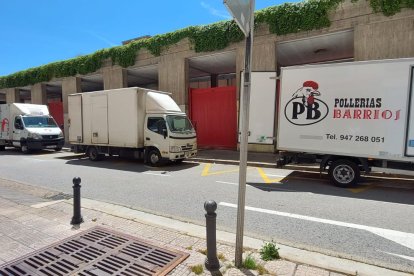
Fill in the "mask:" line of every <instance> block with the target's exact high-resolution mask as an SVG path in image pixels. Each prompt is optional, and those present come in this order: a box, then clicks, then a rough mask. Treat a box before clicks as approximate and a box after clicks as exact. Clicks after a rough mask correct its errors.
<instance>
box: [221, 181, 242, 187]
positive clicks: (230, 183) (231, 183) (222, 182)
mask: <svg viewBox="0 0 414 276" xmlns="http://www.w3.org/2000/svg"><path fill="white" fill-rule="evenodd" d="M216 182H217V183H221V184H228V185H233V186H239V184H238V183H233V182H225V181H216Z"/></svg>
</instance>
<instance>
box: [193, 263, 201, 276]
mask: <svg viewBox="0 0 414 276" xmlns="http://www.w3.org/2000/svg"><path fill="white" fill-rule="evenodd" d="M191 271H192V272H194V273H195V274H197V275H200V274H201V273H203V272H204V267H203V265H201V264H199V265H195V266H192V267H191Z"/></svg>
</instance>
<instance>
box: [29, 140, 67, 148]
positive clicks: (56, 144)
mask: <svg viewBox="0 0 414 276" xmlns="http://www.w3.org/2000/svg"><path fill="white" fill-rule="evenodd" d="M64 144H65V139H64V138H58V139H50V140H44V139H43V140H35V139H25V140H21V145H26V146H27V148H28V149H30V150H41V149H57V148H62V147H63V145H64Z"/></svg>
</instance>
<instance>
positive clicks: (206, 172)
mask: <svg viewBox="0 0 414 276" xmlns="http://www.w3.org/2000/svg"><path fill="white" fill-rule="evenodd" d="M211 166H212V164H206V165H205V167H204V169H203V172H202V173H201V176H209V175H217V174H224V173H232V172H238V171H239V169H238V168H237V169H233V170H226V171H217V172H210V168H211Z"/></svg>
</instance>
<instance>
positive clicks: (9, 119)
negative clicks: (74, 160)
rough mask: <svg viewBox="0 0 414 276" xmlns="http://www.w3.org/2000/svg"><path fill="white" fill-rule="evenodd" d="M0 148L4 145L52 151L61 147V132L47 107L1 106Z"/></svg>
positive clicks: (30, 105) (26, 150) (24, 150)
mask: <svg viewBox="0 0 414 276" xmlns="http://www.w3.org/2000/svg"><path fill="white" fill-rule="evenodd" d="M0 115H1V116H0V117H1V118H0V119H1V122H2V128H1V133H0V149H1V150H4V149H5V147H6V146H13V147H16V148H20V149H21V151H22V152H23V153H28V152H30V151H31V150H41V149H54V150H56V151H59V150H61V149H62V147H63V145H64V137H63V133H62V130H61V129H60V128H59V127H58V125H57V124H56V122H55V120H54V119H53V117H52V116H50V115H49V111H48V109H47V106H45V105H32V104H7V105H1V113H0Z"/></svg>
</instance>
